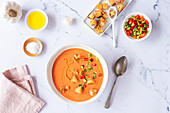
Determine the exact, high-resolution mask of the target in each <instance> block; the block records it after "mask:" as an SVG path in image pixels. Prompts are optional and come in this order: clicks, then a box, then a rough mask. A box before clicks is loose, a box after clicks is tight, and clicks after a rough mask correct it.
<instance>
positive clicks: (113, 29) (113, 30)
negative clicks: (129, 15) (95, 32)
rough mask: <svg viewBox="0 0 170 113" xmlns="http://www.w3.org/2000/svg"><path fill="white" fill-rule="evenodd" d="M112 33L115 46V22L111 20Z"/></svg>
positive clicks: (114, 45)
mask: <svg viewBox="0 0 170 113" xmlns="http://www.w3.org/2000/svg"><path fill="white" fill-rule="evenodd" d="M112 33H113V47H114V48H116V37H115V22H114V21H113V22H112Z"/></svg>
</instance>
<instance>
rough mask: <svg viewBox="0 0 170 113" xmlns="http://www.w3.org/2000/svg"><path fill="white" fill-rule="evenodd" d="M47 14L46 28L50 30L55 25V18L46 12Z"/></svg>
mask: <svg viewBox="0 0 170 113" xmlns="http://www.w3.org/2000/svg"><path fill="white" fill-rule="evenodd" d="M47 16H48V25H47V29H48V30H50V29H53V28H54V27H55V26H56V19H55V15H51V14H47Z"/></svg>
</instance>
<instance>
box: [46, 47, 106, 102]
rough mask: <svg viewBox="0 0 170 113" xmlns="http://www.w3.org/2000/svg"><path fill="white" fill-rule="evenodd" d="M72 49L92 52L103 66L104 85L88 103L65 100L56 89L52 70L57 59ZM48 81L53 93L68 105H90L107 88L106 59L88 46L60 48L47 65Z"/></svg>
mask: <svg viewBox="0 0 170 113" xmlns="http://www.w3.org/2000/svg"><path fill="white" fill-rule="evenodd" d="M71 48H80V49H84V50H86V51H89V52H91V53H92V54H94V55H95V56H96V57H98V59H99V61H100V63H101V64H102V67H103V72H104V78H103V82H102V85H101V88H100V89H99V92H98V93H97V95H96V96H94V97H93V98H91V99H89V100H87V101H83V102H75V101H71V100H68V99H67V98H65V97H64V96H62V95H61V94H60V92H59V91H58V90H57V89H56V87H55V85H54V83H53V78H52V68H53V64H54V62H55V60H56V58H57V57H58V56H59V55H60V54H61V53H62V52H63V51H65V50H68V49H71ZM47 79H48V83H49V85H50V87H51V89H52V91H53V92H54V93H55V94H56V95H57V96H58V97H59V98H60V99H62V100H63V101H65V102H67V103H71V104H88V103H90V102H93V101H95V100H96V99H97V98H98V97H99V96H100V95H101V94H102V92H103V91H104V89H105V87H106V84H107V80H108V67H107V64H106V62H105V60H104V58H103V57H102V56H101V55H100V54H99V53H98V52H97V51H96V50H94V49H93V48H91V47H89V46H86V45H82V44H80V45H77V44H74V45H67V46H63V47H61V48H59V49H58V50H57V51H56V52H55V54H54V55H53V56H52V57H51V59H50V60H49V62H48V65H47Z"/></svg>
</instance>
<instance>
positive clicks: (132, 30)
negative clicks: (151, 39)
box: [124, 15, 149, 39]
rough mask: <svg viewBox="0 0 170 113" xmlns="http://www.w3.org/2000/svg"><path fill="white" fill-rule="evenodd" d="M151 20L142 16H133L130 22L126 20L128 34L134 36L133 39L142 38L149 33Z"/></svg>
mask: <svg viewBox="0 0 170 113" xmlns="http://www.w3.org/2000/svg"><path fill="white" fill-rule="evenodd" d="M148 28H149V22H148V21H147V20H146V19H145V18H144V17H143V16H142V15H136V16H131V17H130V18H129V19H128V22H125V26H124V29H125V31H126V35H127V36H131V37H133V39H141V38H143V37H145V36H146V35H147V34H148V33H149V30H148Z"/></svg>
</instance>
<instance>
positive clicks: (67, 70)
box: [52, 48, 104, 102]
mask: <svg viewBox="0 0 170 113" xmlns="http://www.w3.org/2000/svg"><path fill="white" fill-rule="evenodd" d="M103 76H104V75H103V68H102V65H101V63H100V61H99V59H98V58H97V57H96V56H95V55H93V54H92V53H90V52H88V51H86V50H83V49H78V48H73V49H68V50H65V51H64V52H62V53H61V54H60V55H59V56H58V57H57V59H56V60H55V62H54V64H53V69H52V77H53V82H54V85H55V87H56V88H57V90H58V91H59V92H60V94H61V95H63V96H64V97H65V98H67V99H69V100H72V101H76V102H82V101H86V100H89V99H91V98H93V97H94V96H95V95H96V94H97V93H98V91H99V90H100V87H101V85H102V82H103Z"/></svg>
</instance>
